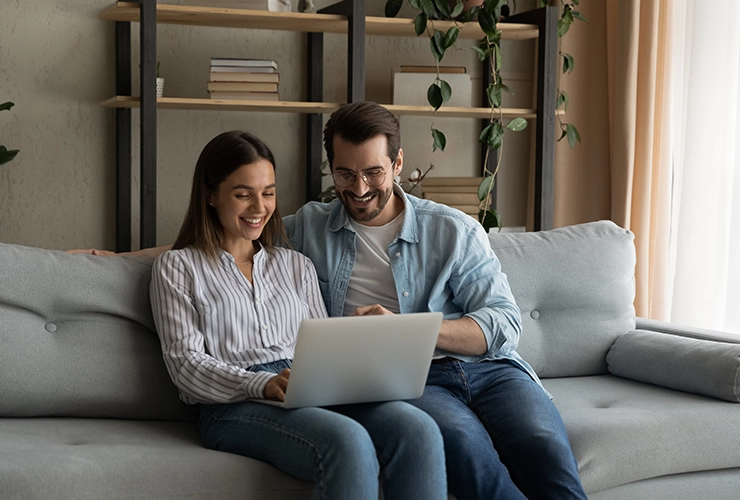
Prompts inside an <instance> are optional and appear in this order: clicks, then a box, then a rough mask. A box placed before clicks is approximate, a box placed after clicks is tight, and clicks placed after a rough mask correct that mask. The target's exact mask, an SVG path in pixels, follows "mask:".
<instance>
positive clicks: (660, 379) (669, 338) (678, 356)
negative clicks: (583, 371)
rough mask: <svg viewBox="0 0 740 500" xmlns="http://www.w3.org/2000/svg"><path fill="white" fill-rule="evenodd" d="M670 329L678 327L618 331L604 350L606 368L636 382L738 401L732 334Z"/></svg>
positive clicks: (739, 363) (739, 368)
mask: <svg viewBox="0 0 740 500" xmlns="http://www.w3.org/2000/svg"><path fill="white" fill-rule="evenodd" d="M639 324H641V325H644V326H647V325H646V324H645V323H643V322H640V323H639ZM655 326H656V327H657V326H659V325H655ZM675 328H676V329H677V330H679V331H675V332H673V331H672V332H661V331H648V330H634V331H631V332H628V333H626V334H624V335H622V336H621V337H619V338H618V339H617V340H616V342H614V344H613V345H612V347H611V348H610V349H609V352H608V353H607V356H606V363H607V369H608V370H609V372H610V373H611V374H613V375H617V376H619V377H624V378H628V379H631V380H636V381H638V382H646V383H649V384H655V385H659V386H662V387H667V388H669V389H676V390H679V391H684V392H691V393H694V394H701V395H704V396H710V397H714V398H719V399H724V400H726V401H732V402H734V403H738V402H740V340H739V339H738V336H736V335H735V336H733V335H732V334H722V332H714V333H713V334H711V335H710V334H708V333H707V331H703V332H694V333H697V335H701V336H702V338H694V337H692V336H685V335H682V333H686V334H688V333H692V332H690V330H689V329H686V328H682V327H675ZM666 329H667V328H666ZM725 335H726V336H727V337H725ZM708 337H712V338H708Z"/></svg>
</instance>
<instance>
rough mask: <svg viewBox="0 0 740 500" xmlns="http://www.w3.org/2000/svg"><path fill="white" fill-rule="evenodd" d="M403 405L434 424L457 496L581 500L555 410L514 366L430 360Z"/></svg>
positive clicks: (462, 498) (463, 499)
mask: <svg viewBox="0 0 740 500" xmlns="http://www.w3.org/2000/svg"><path fill="white" fill-rule="evenodd" d="M409 403H411V404H413V405H414V406H417V407H418V408H421V409H422V410H424V411H426V412H427V413H429V414H430V415H431V416H432V417H433V418H434V420H436V422H437V424H438V425H439V428H440V430H441V431H442V436H443V438H444V442H445V455H446V459H447V482H448V486H449V488H450V492H451V493H452V494H454V495H455V497H457V498H458V499H460V500H473V499H491V498H495V499H523V498H525V497H526V498H529V499H544V498H547V499H558V500H563V499H576V498H578V499H586V494H585V493H584V491H583V487H582V485H581V481H580V478H579V477H578V466H577V464H576V461H575V458H574V457H573V452H572V450H571V448H570V442H569V441H568V435H567V434H566V431H565V426H564V425H563V421H562V419H561V417H560V413H558V410H557V408H555V405H553V403H552V401H550V398H549V397H548V395H547V394H546V393H545V391H543V390H542V388H541V387H540V386H539V385H538V384H537V383H536V382H535V381H534V380H532V378H531V377H530V376H529V375H528V374H527V373H526V372H524V371H523V370H521V369H520V368H518V367H517V366H515V365H514V364H512V363H510V362H508V361H484V362H481V363H465V362H462V361H458V360H453V359H451V358H445V359H444V360H439V361H437V360H435V362H434V363H432V366H431V368H430V370H429V378H428V379H427V385H426V388H425V389H424V394H423V395H422V397H420V398H419V399H414V400H410V401H409Z"/></svg>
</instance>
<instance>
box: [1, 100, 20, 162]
mask: <svg viewBox="0 0 740 500" xmlns="http://www.w3.org/2000/svg"><path fill="white" fill-rule="evenodd" d="M13 106H15V104H14V103H12V102H10V101H8V102H4V103H2V104H0V111H6V110H9V109H10V108H12V107H13ZM17 154H18V150H17V149H7V148H6V147H5V146H0V165H3V164H5V163H8V162H9V161H10V160H12V159H13V158H15V155H17Z"/></svg>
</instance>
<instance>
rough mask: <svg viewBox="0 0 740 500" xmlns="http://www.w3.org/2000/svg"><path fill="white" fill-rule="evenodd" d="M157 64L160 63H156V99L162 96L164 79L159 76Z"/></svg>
mask: <svg viewBox="0 0 740 500" xmlns="http://www.w3.org/2000/svg"><path fill="white" fill-rule="evenodd" d="M159 64H160V62H159V61H157V97H162V96H163V95H164V78H162V77H160V76H159Z"/></svg>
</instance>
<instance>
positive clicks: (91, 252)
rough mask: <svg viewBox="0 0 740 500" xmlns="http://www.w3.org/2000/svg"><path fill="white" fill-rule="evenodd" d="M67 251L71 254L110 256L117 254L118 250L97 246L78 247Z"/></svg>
mask: <svg viewBox="0 0 740 500" xmlns="http://www.w3.org/2000/svg"><path fill="white" fill-rule="evenodd" d="M67 253H71V254H78V253H83V254H88V255H98V256H104V257H110V256H111V255H117V254H116V252H111V251H110V250H98V249H97V248H76V249H74V250H67Z"/></svg>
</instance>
